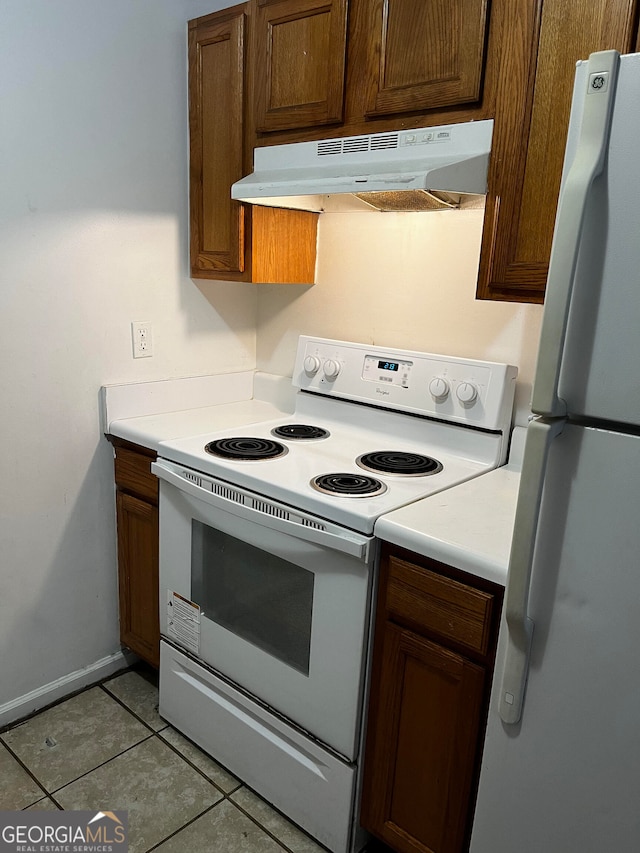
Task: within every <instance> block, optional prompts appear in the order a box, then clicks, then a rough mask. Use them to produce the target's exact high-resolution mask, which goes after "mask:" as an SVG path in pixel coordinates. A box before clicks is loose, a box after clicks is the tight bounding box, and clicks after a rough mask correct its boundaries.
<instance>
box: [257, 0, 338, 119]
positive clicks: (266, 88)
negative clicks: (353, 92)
mask: <svg viewBox="0 0 640 853" xmlns="http://www.w3.org/2000/svg"><path fill="white" fill-rule="evenodd" d="M256 2H257V9H256V37H255V55H254V62H255V74H256V129H257V130H258V131H261V132H265V131H273V130H283V129H284V130H287V129H290V128H298V127H314V126H316V125H322V124H332V123H333V124H335V123H337V122H340V121H342V114H343V98H344V77H345V62H346V53H347V0H256Z"/></svg>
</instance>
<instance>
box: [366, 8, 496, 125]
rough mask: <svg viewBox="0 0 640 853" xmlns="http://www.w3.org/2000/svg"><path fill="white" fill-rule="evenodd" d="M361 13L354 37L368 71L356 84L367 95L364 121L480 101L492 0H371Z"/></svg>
mask: <svg viewBox="0 0 640 853" xmlns="http://www.w3.org/2000/svg"><path fill="white" fill-rule="evenodd" d="M356 11H357V14H354V16H353V19H352V25H351V32H350V37H351V36H352V37H353V39H354V40H355V41H356V42H357V43H360V44H361V47H360V48H359V53H360V54H361V55H363V56H364V66H363V67H362V68H361V69H357V68H354V69H351V71H350V84H351V81H353V84H354V85H357V86H362V87H363V89H364V90H365V92H366V94H365V104H364V114H365V115H367V116H384V115H390V114H393V113H401V112H412V111H414V112H415V111H418V110H420V111H423V110H429V109H433V108H437V107H443V106H451V105H454V104H463V103H468V102H471V101H478V100H479V99H480V91H481V81H482V70H483V58H484V49H485V48H484V46H485V41H486V37H485V27H486V23H487V2H486V0H364V2H359V3H358V4H357V6H356V8H355V9H354V12H356ZM363 46H364V47H365V50H364V51H363V49H362V47H363ZM359 78H364V79H359Z"/></svg>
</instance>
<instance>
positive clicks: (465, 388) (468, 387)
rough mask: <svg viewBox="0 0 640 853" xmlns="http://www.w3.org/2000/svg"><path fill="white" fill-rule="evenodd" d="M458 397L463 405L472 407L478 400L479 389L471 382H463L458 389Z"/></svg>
mask: <svg viewBox="0 0 640 853" xmlns="http://www.w3.org/2000/svg"><path fill="white" fill-rule="evenodd" d="M456 397H457V398H458V400H460V402H461V403H463V404H465V405H467V406H470V405H471V404H472V403H475V401H476V400H477V398H478V389H477V388H476V386H475V385H473V384H472V383H471V382H461V383H460V384H459V385H458V387H457V388H456Z"/></svg>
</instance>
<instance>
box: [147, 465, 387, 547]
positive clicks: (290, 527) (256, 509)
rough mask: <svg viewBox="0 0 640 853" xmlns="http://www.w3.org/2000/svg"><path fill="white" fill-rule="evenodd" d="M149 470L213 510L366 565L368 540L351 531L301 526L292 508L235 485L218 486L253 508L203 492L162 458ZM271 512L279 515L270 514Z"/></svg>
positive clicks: (301, 520) (300, 513)
mask: <svg viewBox="0 0 640 853" xmlns="http://www.w3.org/2000/svg"><path fill="white" fill-rule="evenodd" d="M151 471H152V472H153V473H154V474H155V475H156V476H157V477H159V478H160V479H161V480H164V481H165V482H167V483H170V484H171V485H172V486H175V487H176V488H177V489H179V490H180V491H181V492H185V493H186V494H188V495H191V496H192V497H194V498H197V499H198V500H200V501H203V502H204V503H206V504H208V505H209V506H211V507H214V508H215V509H219V510H223V511H224V512H229V513H231V514H232V515H235V516H237V517H238V518H243V519H245V520H246V521H253V522H255V523H256V524H261V525H263V526H264V527H268V528H269V529H271V530H277V531H278V532H279V533H285V534H287V535H288V536H294V537H296V538H297V539H302V540H304V541H305V542H313V543H315V544H316V545H324V546H326V547H327V548H332V549H333V550H334V551H341V552H342V553H343V554H349V555H350V556H352V557H357V558H358V559H359V560H362V561H363V562H366V560H367V559H368V557H369V546H370V544H371V539H370V538H367V537H365V536H360V535H359V534H357V533H355V532H352V531H349V530H344V531H340V532H339V533H332V532H330V531H328V530H323V529H321V528H319V527H313V526H310V525H309V524H304V523H303V519H309V517H308V516H306V515H305V514H304V513H302V512H296V511H295V510H293V509H291V510H290V509H288V507H285V506H283V505H282V504H278V503H276V502H275V501H271V500H269V499H267V498H262V497H260V496H259V495H254V494H252V493H250V492H246V491H244V490H243V489H241V488H238V487H237V486H233V485H227V484H224V483H221V484H220V485H221V487H222V489H224V491H226V492H228V493H232V494H234V495H236V496H237V497H239V498H241V499H242V501H250V502H251V503H252V504H253V506H251V505H247V504H246V503H244V502H242V503H241V502H239V501H238V500H234V499H233V498H227V497H224V496H223V495H221V494H215V493H214V492H211V491H210V490H209V489H205V488H203V487H202V486H200V485H198V484H197V483H194V482H192V481H191V480H188V479H187V478H186V477H184V476H183V475H182V474H181V473H180V472H179V471H176V470H174V468H173V466H172V463H171V462H166V461H165V460H164V459H157V460H156V461H155V462H152V463H151ZM194 476H195V477H197V478H198V479H201V480H202V481H205V482H208V480H207V478H205V477H202V478H201V477H200V475H198V474H197V473H194ZM274 511H275V512H277V513H279V514H278V515H274V514H273V513H274ZM283 516H290V517H292V518H295V519H299V521H292V520H288V519H287V518H286V517H283ZM309 520H310V519H309ZM314 523H315V522H314ZM321 523H324V522H320V521H319V522H318V524H321Z"/></svg>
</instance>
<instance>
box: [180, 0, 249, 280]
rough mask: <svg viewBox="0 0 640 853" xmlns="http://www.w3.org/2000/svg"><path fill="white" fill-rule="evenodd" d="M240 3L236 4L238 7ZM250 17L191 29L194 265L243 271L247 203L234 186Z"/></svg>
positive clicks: (196, 271) (238, 173)
mask: <svg viewBox="0 0 640 853" xmlns="http://www.w3.org/2000/svg"><path fill="white" fill-rule="evenodd" d="M237 9H238V7H236V10H237ZM244 30H245V16H244V14H243V12H242V10H241V9H240V11H235V12H234V13H233V14H232V15H231V16H230V17H229V16H227V17H225V18H223V19H222V20H220V21H212V22H210V23H206V24H201V25H200V26H197V25H196V24H195V23H193V24H192V25H190V28H189V132H190V204H191V268H192V274H193V275H194V276H197V275H199V274H200V273H203V272H204V273H207V272H212V273H214V272H220V273H224V272H229V273H241V272H242V271H243V270H244V266H245V260H244V253H245V246H244V226H245V223H244V216H245V211H244V207H243V205H241V204H240V203H239V202H237V201H233V200H232V199H231V196H230V189H229V188H230V186H231V184H232V183H234V181H237V180H238V179H239V178H241V177H242V175H243V169H242V152H243V141H244V140H243V129H244V126H243V101H244Z"/></svg>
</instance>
